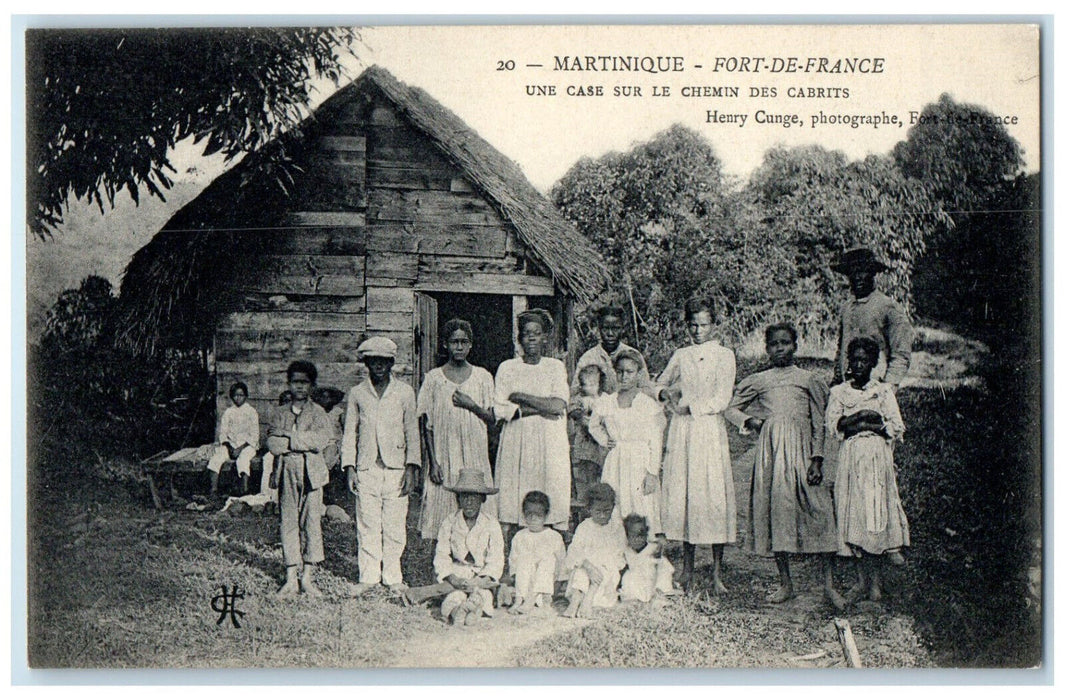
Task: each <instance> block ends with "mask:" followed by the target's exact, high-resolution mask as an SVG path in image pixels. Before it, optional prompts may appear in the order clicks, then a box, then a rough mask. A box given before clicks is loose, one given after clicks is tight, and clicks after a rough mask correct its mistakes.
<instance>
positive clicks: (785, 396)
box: [725, 323, 843, 607]
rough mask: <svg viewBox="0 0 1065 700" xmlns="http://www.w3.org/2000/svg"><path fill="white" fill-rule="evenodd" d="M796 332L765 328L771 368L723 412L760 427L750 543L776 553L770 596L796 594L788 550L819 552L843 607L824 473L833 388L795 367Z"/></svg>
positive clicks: (833, 596) (829, 594)
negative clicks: (827, 416)
mask: <svg viewBox="0 0 1065 700" xmlns="http://www.w3.org/2000/svg"><path fill="white" fill-rule="evenodd" d="M798 339H799V334H798V332H797V331H796V330H795V327H794V326H792V325H791V324H790V323H776V324H773V325H771V326H769V327H768V328H766V329H765V349H766V354H767V355H768V356H769V362H770V364H771V365H772V367H770V369H767V370H765V371H763V372H757V373H755V374H752V375H750V376H749V377H747V378H746V379H744V380H743V381H742V382H740V383H739V386H737V387H736V393H735V395H734V396H733V397H732V402H731V403H730V404H729V408H728V410H727V411H725V418H727V419H728V420H729V421H730V422H732V423H734V424H735V425H736V427H738V428H740V430H741V431H743V432H746V433H749V432H751V431H754V432H756V433H758V447H757V449H756V452H755V457H754V473H753V475H752V477H751V498H750V517H749V520H748V522H749V523H750V531H751V536H750V538H749V539H748V542H747V544H748V547H749V549H750V550H751V551H753V552H754V553H755V554H758V555H761V556H772V557H774V558H775V559H776V564H777V571H778V573H779V574H780V587H779V588H778V589H777V590H776V591H774V592H773V593H771V594H770V595H769V597H768V598H767V600H768V602H770V603H783V602H784V601H786V600H788V599H790V598H792V597H793V596H794V595H795V592H794V589H793V587H792V582H791V570H790V568H789V565H788V558H789V554H820V555H821V566H822V573H823V576H824V592H825V597H826V598H827V599H828V600H829V602H831V603H832V604H833V605H835V606H836V607H842V604H843V599H842V598H841V597H840V595H839V593H837V592H836V590H835V588H834V587H833V584H832V564H833V560H834V559H835V552H836V548H837V541H836V521H835V514H834V513H833V510H832V494H831V493H830V492H829V490H828V486H827V485H825V484H824V483H823V473H822V462H823V455H824V451H823V449H822V446H823V443H824V436H825V426H824V424H825V419H824V414H825V401H826V400H827V398H828V387H827V385H826V384H825V382H824V381H823V380H822V379H821V378H819V377H818V376H816V375H815V374H814V373H813V372H810V371H807V370H805V369H802V368H800V367H796V366H795V352H796V350H797V349H798Z"/></svg>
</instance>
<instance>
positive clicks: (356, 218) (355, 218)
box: [285, 211, 366, 228]
mask: <svg viewBox="0 0 1065 700" xmlns="http://www.w3.org/2000/svg"><path fill="white" fill-rule="evenodd" d="M285 223H286V224H287V225H289V226H330V227H334V226H345V227H348V228H362V227H364V226H366V214H365V213H363V212H361V211H290V212H289V213H288V214H287V215H286V216H285Z"/></svg>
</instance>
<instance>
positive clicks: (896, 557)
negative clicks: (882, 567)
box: [887, 549, 906, 566]
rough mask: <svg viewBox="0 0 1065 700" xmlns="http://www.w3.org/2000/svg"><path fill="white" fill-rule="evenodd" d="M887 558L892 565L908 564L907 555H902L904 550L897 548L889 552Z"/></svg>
mask: <svg viewBox="0 0 1065 700" xmlns="http://www.w3.org/2000/svg"><path fill="white" fill-rule="evenodd" d="M887 560H888V563H889V564H891V565H892V566H906V557H904V556H902V552H900V551H899V550H897V549H893V550H892V551H890V552H888V553H887Z"/></svg>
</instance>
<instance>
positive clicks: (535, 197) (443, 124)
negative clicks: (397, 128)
mask: <svg viewBox="0 0 1065 700" xmlns="http://www.w3.org/2000/svg"><path fill="white" fill-rule="evenodd" d="M368 85H369V86H373V87H375V88H376V89H377V90H378V91H379V92H380V93H381V94H382V95H384V96H385V97H386V98H387V99H388V100H390V101H391V102H392V103H393V105H394V107H395V109H396V111H397V112H398V113H399V114H401V115H403V116H404V117H406V118H407V119H408V120H409V121H410V122H411V123H412V124H413V125H414V126H415V127H416V128H417V129H418V130H420V131H421V132H422V133H423V134H424V135H425V136H426V137H427V138H428V139H429V141H430V142H431V143H433V144H434V145H435V146H436V147H437V148H438V149H439V152H440V155H442V156H443V157H444V158H446V159H447V160H448V161H450V162H451V163H453V164H454V165H455V166H456V167H457V168H459V169H460V170H461V171H462V172H463V174H464V175H465V176H466V177H467V178H468V179H469V180H470V181H471V182H472V183H473V184H474V185H475V186H476V187H477V189H478V190H480V193H481V194H482V195H483V196H485V197H486V198H487V199H489V200H490V201H491V202H493V203H494V204H495V205H496V206H498V208H499V210H500V213H501V215H502V216H503V218H504V219H505V220H506V221H509V222H510V223H511V224H512V225H513V226H514V229H515V230H516V232H517V234H518V237H519V239H520V240H521V241H522V242H523V243H524V244H525V245H526V247H527V248H528V250H529V252H530V255H531V257H532V258H533V259H534V260H535V261H537V262H538V263H540V264H541V265H542V266H543V267H544V268H545V269H546V270H548V271H549V272H550V274H551V275H552V276H553V278H554V280H555V282H556V284H558V286H559V287H560V288H561V289H562V290H563V291H564V292H566V293H569V294H571V295H573V296H574V297H575V298H576V299H577V300H578V301H580V302H582V303H587V302H590V301H591V300H592V299H593V298H594V297H595V296H596V295H597V294H598V293H599V292H600V291H602V289H603V288H604V286H605V285H606V283H607V281H608V276H609V273H608V271H607V268H606V266H605V265H604V264H603V262H602V258H601V257H600V255H599V253H598V251H596V250H595V248H593V247H592V245H591V244H590V243H589V242H588V240H587V239H586V238H584V236H582V235H581V234H580V232H578V231H577V229H576V228H575V227H574V226H573V225H572V224H570V223H569V222H568V221H566V220H565V219H564V218H562V215H561V214H560V213H559V212H558V210H557V209H555V207H554V206H553V205H552V204H551V202H550V201H548V199H547V198H546V197H544V196H543V195H542V194H540V192H538V191H537V190H536V189H535V188H534V187H533V186H532V185H531V184H530V183H529V181H528V180H527V179H526V178H525V175H524V174H523V173H522V172H521V169H520V168H519V167H518V166H517V164H515V163H514V162H513V161H511V160H510V159H509V158H507V157H506V156H504V155H503V154H502V153H500V152H499V151H497V150H496V149H495V148H493V147H492V146H491V144H489V143H488V142H487V141H485V140H484V139H483V138H481V137H480V136H479V135H478V134H477V133H476V132H474V131H473V130H472V129H470V127H468V126H467V125H466V124H465V123H464V122H463V121H462V120H461V119H459V117H458V116H456V115H455V114H454V113H453V112H451V111H450V110H449V109H447V108H446V107H444V106H443V105H441V104H440V103H439V102H437V101H436V100H435V99H433V98H432V97H431V96H429V94H428V93H427V92H425V91H424V90H421V89H419V88H415V87H411V86H409V85H406V84H404V83H402V82H400V81H399V80H397V79H396V78H395V77H394V76H393V75H392V74H391V73H389V72H388V71H387V70H385V69H384V68H381V67H379V66H372V67H370V68H368V69H367V70H365V71H364V72H363V73H362V75H360V76H359V77H358V78H357V79H356V80H355V81H354V82H353V83H352V84H351V85H348V86H347V87H345V88H343V89H341V90H339V91H337V93H336V94H335V95H333V96H332V97H330V98H329V99H328V100H326V101H325V102H324V103H323V104H322V105H321V106H320V107H319V108H318V109H317V110H316V111H315V113H314V114H313V115H311V117H309V118H308V122H311V121H316V120H323V121H324V120H327V119H328V117H327V116H325V115H327V114H328V113H329V111H330V108H331V106H335V105H337V104H342V103H343V102H344V101H346V100H347V99H348V98H349V97H350V95H351V94H352V93H353V92H359V91H363V90H366V89H367V86H368ZM305 124H306V122H305ZM301 137H302V134H301V133H300V132H298V131H297V132H294V133H290V134H286V135H285V136H283V137H281V138H279V139H277V140H275V141H274V142H271V143H270V144H268V145H267V146H266V147H264V148H263V150H262V151H260V152H258V153H254V154H251V155H249V156H248V157H246V158H245V159H244V160H243V161H242V162H240V163H239V164H237V165H236V166H234V167H233V168H231V169H230V170H229V171H227V172H226V173H224V174H223V175H221V176H220V177H218V178H217V179H216V180H215V181H214V182H212V183H211V184H210V185H209V186H208V187H207V188H206V189H205V190H204V191H203V192H202V193H201V194H200V195H199V196H198V197H197V198H196V199H194V200H193V201H192V202H190V203H189V204H187V205H186V206H185V207H183V208H182V209H181V210H179V211H178V212H177V213H176V214H175V215H174V216H173V217H172V218H171V219H170V221H168V222H167V224H166V225H165V226H164V227H163V229H162V230H161V231H160V232H159V233H158V234H157V235H156V236H155V238H153V239H152V240H151V241H150V242H149V243H148V244H147V245H146V246H144V247H143V248H142V249H141V250H139V251H138V252H137V253H136V254H135V255H134V256H133V259H132V260H131V261H130V263H129V265H128V266H127V268H126V274H125V277H124V278H123V281H122V293H121V297H120V298H121V300H122V301H123V302H124V303H123V304H122V307H123V316H124V318H123V333H122V335H121V337H120V339H121V340H122V341H123V342H125V343H126V344H128V345H130V346H133V347H137V348H140V349H142V350H149V351H151V350H153V349H154V348H155V347H157V346H159V345H166V344H167V338H168V337H170V336H172V334H174V333H179V334H185V335H189V334H191V335H199V336H201V339H202V338H204V337H209V334H210V332H211V322H212V314H217V313H219V312H220V311H221V310H222V306H224V305H221V306H220V304H219V301H220V299H221V297H220V296H219V295H220V294H221V292H222V289H223V285H222V284H221V281H220V280H223V279H224V277H225V276H226V274H225V271H226V267H227V266H228V265H229V264H231V263H232V262H234V261H237V260H241V259H242V256H245V255H248V254H254V251H253V250H238V249H239V248H241V246H242V237H241V236H240V235H239V230H240V229H242V228H249V227H254V226H255V221H253V220H251V219H249V217H250V216H253V217H255V218H256V219H260V218H261V219H263V220H268V218H269V216H270V213H271V212H273V211H276V210H277V209H278V207H279V206H280V205H281V204H283V201H284V196H282V192H281V190H280V189H279V188H278V186H277V182H278V181H284V177H283V176H279V175H278V173H277V172H276V171H277V168H278V165H277V159H276V158H274V157H273V155H274V154H273V153H272V152H273V151H277V150H282V151H284V150H285V149H290V150H291V149H298V147H299V139H300V138H301ZM268 169H272V170H273V171H274V172H270V173H266V174H267V175H269V176H268V177H262V176H261V175H262V174H263V171H264V170H268ZM282 187H283V185H282ZM275 220H276V219H275ZM223 296H224V295H223ZM199 302H204V303H205V304H206V305H207V307H209V308H207V309H205V308H204V306H202V305H201V304H200V303H199ZM194 329H195V332H193V330H194Z"/></svg>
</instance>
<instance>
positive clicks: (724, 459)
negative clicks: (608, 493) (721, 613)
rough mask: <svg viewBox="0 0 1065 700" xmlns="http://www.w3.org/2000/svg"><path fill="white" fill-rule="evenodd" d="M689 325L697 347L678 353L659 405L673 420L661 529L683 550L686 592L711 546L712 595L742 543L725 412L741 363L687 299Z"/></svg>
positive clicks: (706, 315) (704, 306) (706, 314)
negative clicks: (733, 548)
mask: <svg viewBox="0 0 1065 700" xmlns="http://www.w3.org/2000/svg"><path fill="white" fill-rule="evenodd" d="M684 319H685V320H686V321H687V323H688V333H689V335H690V336H691V339H692V344H691V345H689V346H688V347H684V348H680V349H678V350H677V351H676V352H674V353H673V357H671V358H669V364H667V365H666V369H665V370H664V371H663V372H662V374H661V376H659V378H658V384H659V387H660V389H659V392H658V395H659V398H660V399H662V400H664V401H665V402H666V405H667V408H668V409H669V410H670V412H671V413H672V414H673V417H672V420H670V424H669V432H668V435H667V437H666V454H665V459H664V460H663V466H662V529H663V530H664V531H665V535H666V537H667V538H669V539H671V540H680V541H682V542H683V543H684V561H683V567H682V569H681V574H680V579H679V582H680V584H681V585H682V586H684V587H685V588H687V587H688V586H689V585H690V583H691V578H692V572H693V570H694V568H695V546H696V545H700V544H704V545H705V544H709V545H712V546H713V555H714V566H713V572H712V578H713V580H712V587H713V591H714V592H715V593H727V592H728V589H726V588H725V585H724V584H723V583H722V582H721V560H722V557H723V556H724V552H725V545H726V544H734V543H735V542H736V493H735V485H734V484H733V481H732V461H731V459H730V457H729V448H728V434H727V433H726V432H725V419H724V417H723V415H722V412H723V411H724V410H725V409H726V408H728V405H729V401H730V400H731V399H732V385H733V383H734V382H735V380H736V356H735V355H733V353H732V351H731V350H729V349H728V348H726V347H723V346H722V345H720V344H719V343H718V342H717V341H716V340H711V338H710V335H711V333H712V332H713V329H714V324H715V323H716V322H717V319H716V318H715V316H714V310H713V306H712V305H711V304H710V303H709V302H708V301H706V300H703V299H689V300H688V302H687V303H686V304H685V305H684Z"/></svg>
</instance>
